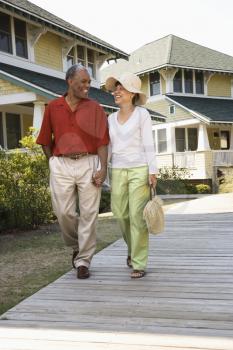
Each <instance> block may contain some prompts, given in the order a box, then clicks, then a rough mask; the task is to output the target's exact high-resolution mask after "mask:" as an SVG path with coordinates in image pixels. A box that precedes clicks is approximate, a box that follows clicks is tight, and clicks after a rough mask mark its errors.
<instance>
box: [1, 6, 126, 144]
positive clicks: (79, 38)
mask: <svg viewBox="0 0 233 350" xmlns="http://www.w3.org/2000/svg"><path fill="white" fill-rule="evenodd" d="M118 58H122V59H127V58H128V54H126V53H125V52H123V51H122V50H120V49H118V48H116V47H114V46H112V45H110V44H109V43H106V42H105V41H103V40H101V39H99V38H97V37H95V36H94V35H91V34H89V33H87V32H85V31H83V30H81V29H80V28H78V27H76V26H74V25H72V24H70V23H68V22H66V21H64V20H62V19H61V18H58V17H57V16H55V15H53V14H52V13H49V12H47V11H45V10H44V9H42V8H40V7H38V6H36V5H34V4H32V3H31V2H29V1H26V0H0V146H1V147H3V148H6V149H12V148H15V147H18V146H19V140H20V139H21V138H22V137H23V136H24V135H25V133H26V132H27V131H28V128H29V127H30V126H34V127H35V128H37V129H39V128H40V125H41V121H42V118H43V112H44V108H45V105H46V104H47V103H48V101H50V100H51V99H54V98H56V97H58V96H61V95H63V94H64V93H65V92H66V88H67V87H66V83H65V81H64V79H65V72H66V70H67V69H68V68H69V67H70V66H71V65H72V64H74V63H82V64H83V65H84V66H86V67H87V68H88V70H89V72H90V75H91V77H92V83H91V89H90V94H89V96H90V98H93V99H95V100H97V101H98V102H99V103H100V104H101V105H102V106H103V107H104V109H105V111H106V112H107V113H109V112H111V111H113V110H116V106H115V104H114V100H113V98H112V96H111V94H109V93H107V92H104V91H102V90H101V89H100V68H101V66H102V65H103V63H104V62H105V61H106V60H110V59H118Z"/></svg>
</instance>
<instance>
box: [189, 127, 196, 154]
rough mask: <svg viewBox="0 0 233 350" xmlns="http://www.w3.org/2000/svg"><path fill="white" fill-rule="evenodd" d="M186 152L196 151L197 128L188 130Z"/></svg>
mask: <svg viewBox="0 0 233 350" xmlns="http://www.w3.org/2000/svg"><path fill="white" fill-rule="evenodd" d="M188 150H189V151H196V150H197V128H188Z"/></svg>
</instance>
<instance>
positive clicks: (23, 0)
mask: <svg viewBox="0 0 233 350" xmlns="http://www.w3.org/2000/svg"><path fill="white" fill-rule="evenodd" d="M0 8H4V9H7V10H9V11H11V12H14V13H16V14H18V15H20V16H24V17H26V18H27V19H30V20H32V21H36V22H37V23H41V24H43V25H45V26H48V27H50V28H52V29H55V30H58V31H60V32H63V33H64V34H67V35H69V36H71V37H77V38H78V39H79V40H81V41H84V42H86V43H88V42H89V43H91V44H95V46H96V47H99V48H102V49H104V50H107V51H110V52H111V53H112V54H114V55H115V56H116V57H121V58H125V59H127V57H128V54H126V53H125V52H123V51H122V50H120V49H118V48H116V47H114V46H112V45H110V44H108V43H107V42H105V41H103V40H101V39H99V38H97V37H96V36H94V35H92V34H89V33H87V32H85V31H84V30H82V29H80V28H78V27H76V26H74V25H72V24H70V23H68V22H66V21H64V20H63V19H61V18H59V17H57V16H55V15H54V14H52V13H50V12H48V11H46V10H44V9H42V8H41V7H39V6H37V5H35V4H33V3H31V2H30V1H27V0H0ZM77 17H78V16H77Z"/></svg>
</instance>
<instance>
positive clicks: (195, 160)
mask: <svg viewBox="0 0 233 350" xmlns="http://www.w3.org/2000/svg"><path fill="white" fill-rule="evenodd" d="M125 71H131V72H133V73H136V74H137V75H138V76H139V77H140V78H141V80H142V89H143V91H144V92H145V93H146V94H147V96H148V101H147V103H146V107H147V108H150V109H152V110H154V111H155V112H158V113H161V114H162V115H163V116H165V117H166V122H165V123H160V124H155V125H154V126H153V129H154V137H155V145H156V154H157V159H158V163H159V167H160V168H162V167H164V166H168V167H174V166H178V167H182V168H188V169H189V170H190V174H191V179H192V180H195V181H196V182H207V183H212V182H213V181H214V182H215V181H216V173H217V169H218V168H219V167H229V166H233V127H232V126H233V57H232V56H229V55H226V54H224V53H221V52H218V51H215V50H212V49H210V48H207V47H204V46H201V45H198V44H195V43H193V42H190V41H188V40H185V39H182V38H179V37H177V36H174V35H168V36H166V37H163V38H161V39H159V40H156V41H153V42H151V43H149V44H147V45H144V46H143V47H141V48H139V49H138V50H136V51H134V52H133V53H132V54H131V55H130V57H129V59H128V60H125V59H124V58H120V59H118V60H117V62H116V63H114V64H111V65H109V66H108V67H106V68H104V69H103V70H102V71H101V83H102V85H104V82H105V81H106V79H107V78H108V77H109V76H111V75H114V76H116V77H117V76H120V75H121V73H122V72H125Z"/></svg>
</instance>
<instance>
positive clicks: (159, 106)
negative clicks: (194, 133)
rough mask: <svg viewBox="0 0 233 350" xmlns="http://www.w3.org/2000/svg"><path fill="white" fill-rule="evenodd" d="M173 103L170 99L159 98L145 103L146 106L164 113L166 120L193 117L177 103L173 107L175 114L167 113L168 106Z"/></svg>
mask: <svg viewBox="0 0 233 350" xmlns="http://www.w3.org/2000/svg"><path fill="white" fill-rule="evenodd" d="M173 104H174V105H175V103H172V102H171V101H167V100H159V101H155V102H149V103H147V104H146V107H147V108H150V109H152V110H154V111H156V112H158V113H161V114H163V115H165V116H166V117H167V121H177V120H183V119H191V118H193V117H192V116H191V115H190V113H189V112H187V111H186V110H185V109H183V108H181V107H179V106H177V105H175V109H176V110H175V114H174V115H171V114H169V106H171V105H173Z"/></svg>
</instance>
